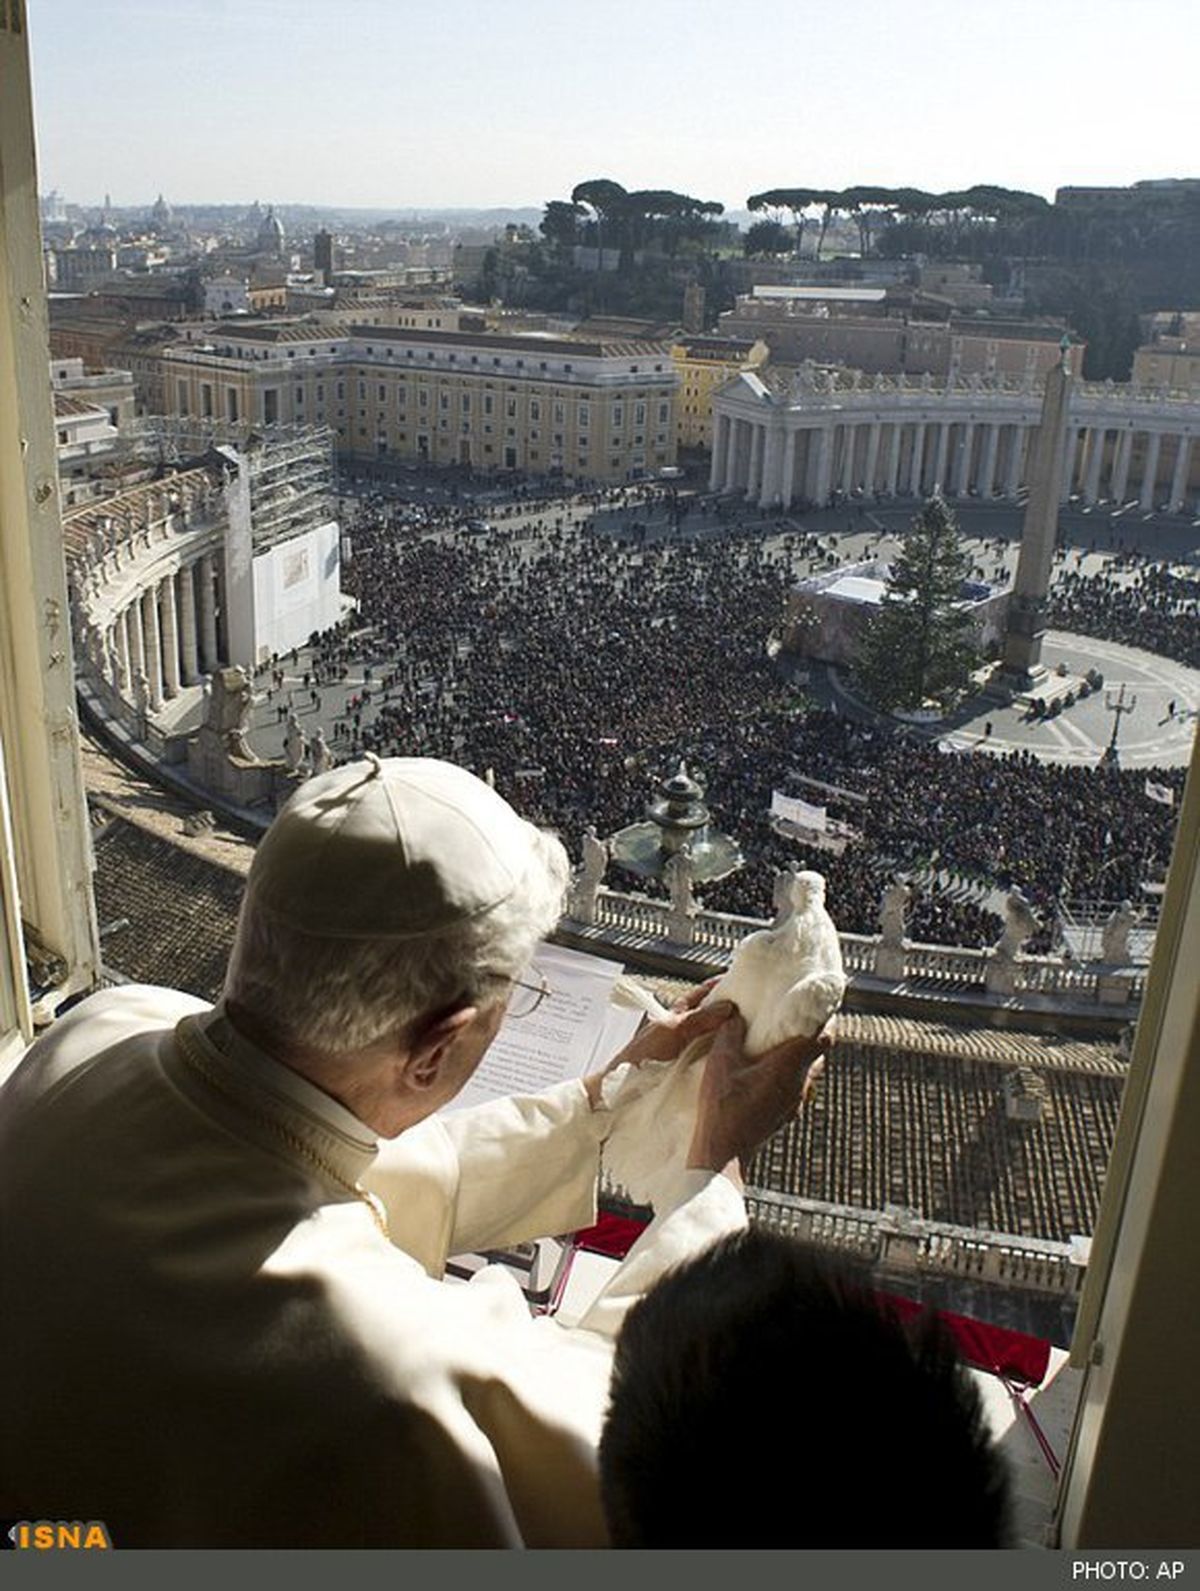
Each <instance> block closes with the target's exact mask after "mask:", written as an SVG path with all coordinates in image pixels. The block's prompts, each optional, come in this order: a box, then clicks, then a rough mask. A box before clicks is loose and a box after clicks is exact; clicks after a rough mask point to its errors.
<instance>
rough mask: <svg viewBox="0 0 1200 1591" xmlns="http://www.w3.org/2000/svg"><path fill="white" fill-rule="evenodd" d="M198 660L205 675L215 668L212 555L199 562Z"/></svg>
mask: <svg viewBox="0 0 1200 1591" xmlns="http://www.w3.org/2000/svg"><path fill="white" fill-rule="evenodd" d="M200 659H201V666H202V667H203V669H204V672H205V673H206V674H211V673H212V671H213V669H215V668H216V666H217V607H216V598H215V596H214V594H213V561H212V554H211V553H205V555H204V557H203V558H201V560H200Z"/></svg>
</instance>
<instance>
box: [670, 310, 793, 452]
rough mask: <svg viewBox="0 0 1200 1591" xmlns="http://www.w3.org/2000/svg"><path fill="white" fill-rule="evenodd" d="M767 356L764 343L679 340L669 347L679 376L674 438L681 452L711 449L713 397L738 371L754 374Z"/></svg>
mask: <svg viewBox="0 0 1200 1591" xmlns="http://www.w3.org/2000/svg"><path fill="white" fill-rule="evenodd" d="M769 355H770V350H769V349H768V347H767V345H766V343H765V342H762V341H761V340H759V341H753V342H752V341H750V340H749V339H748V338H744V337H681V338H680V339H679V340H678V341H677V342H674V343H672V345H671V359H672V361H673V362H674V365H675V369H676V370H677V371H678V372H679V392H678V394H677V395H676V400H675V435H676V437H677V439H678V442H679V446H680V447H681V448H705V449H708V448H711V447H712V428H713V411H712V400H713V393H714V392H716V390H717V389H718V387H723V386H724V385H725V383H726V382H727V381H728V380H730V378H731V377H733V376H736V375H737V373H738V371H739V370H754V369H756V368H757V367H758V366H759V365H762V364H765V363H766V361H767V359H768V357H769Z"/></svg>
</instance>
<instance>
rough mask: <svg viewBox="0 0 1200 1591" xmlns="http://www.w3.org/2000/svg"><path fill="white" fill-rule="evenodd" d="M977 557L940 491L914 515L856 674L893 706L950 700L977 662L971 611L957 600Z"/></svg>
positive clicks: (878, 699)
mask: <svg viewBox="0 0 1200 1591" xmlns="http://www.w3.org/2000/svg"><path fill="white" fill-rule="evenodd" d="M970 567H971V565H970V559H969V558H968V556H967V554H966V553H965V552H964V551H963V548H962V543H961V542H960V540H959V534H958V526H957V525H956V524H955V521H954V516H953V514H952V513H951V512H950V510H949V509H948V508H947V507H946V504H945V503H944V502H943V501H942V499H941V498H940V497H934V498H931V499H930V501H929V502H928V503H926V505H925V507H924V509H923V510H922V511H921V513H920V514H919V515H918V516H917V518H916V519H914V520H913V522H912V524H911V525H910V526H909V528H908V530H907V532H906V533H905V536H904V545H903V547H902V549H901V551H900V553H899V555H898V556H897V558H896V560H895V562H894V563H893V564H892V568H891V572H890V574H889V576H888V582H887V590H886V592H885V593H884V598H883V601H882V602H881V603H880V605H879V608H878V610H877V611H876V613H875V614H874V615H873V616H872V618H871V619H870V621H869V623H868V624H867V627H866V629H865V631H864V632H863V636H862V640H861V641H860V643H859V650H858V657H857V660H856V663H855V669H854V673H855V678H856V679H857V681H858V683H859V684H860V686H861V687H862V688H863V690H864V691H865V692H866V694H867V696H869V697H870V699H871V700H872V701H873V702H874V703H875V704H876V705H877V706H879V707H882V708H884V709H885V710H886V711H889V712H890V711H893V710H895V709H897V708H900V709H904V710H911V709H913V708H918V707H920V706H922V704H923V703H925V702H926V701H928V700H930V699H933V700H935V701H938V702H943V703H944V702H947V701H949V700H951V699H952V698H953V697H954V695H955V694H956V693H957V692H958V691H960V690H962V689H963V687H964V686H965V685H966V683H967V679H968V676H969V674H970V672H971V669H972V667H974V665H975V663H976V662H977V660H978V658H977V654H976V651H975V649H974V648H973V646H972V645H971V641H970V625H971V621H970V618H969V617H968V615H967V614H966V613H964V612H963V610H962V609H961V608H960V607H958V606H956V604H957V603H958V600H959V597H960V595H961V591H962V583H963V581H964V580H965V579H966V577H967V575H968V573H969V571H970Z"/></svg>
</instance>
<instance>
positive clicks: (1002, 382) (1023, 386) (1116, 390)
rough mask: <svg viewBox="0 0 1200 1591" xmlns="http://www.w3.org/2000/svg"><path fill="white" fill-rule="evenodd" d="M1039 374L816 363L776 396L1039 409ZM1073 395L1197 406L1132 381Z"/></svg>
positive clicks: (1110, 403)
mask: <svg viewBox="0 0 1200 1591" xmlns="http://www.w3.org/2000/svg"><path fill="white" fill-rule="evenodd" d="M1044 385H1045V382H1044V379H1043V377H1042V376H1041V375H1040V374H1038V373H1036V372H1034V371H1029V372H1027V373H1026V374H1024V375H1006V374H997V375H993V376H984V375H979V376H958V375H950V376H943V377H941V378H935V377H933V376H923V375H904V374H897V375H882V374H881V375H864V374H863V373H862V372H861V371H857V370H835V371H825V370H822V369H819V368H817V367H815V366H813V367H811V368H810V369H807V370H806V367H805V366H803V365H801V366H800V368H799V371H798V373H797V375H796V377H794V378H793V379H792V380H791V381H790V382H789V383H788V384H787V386H786V388H783V387H781V388H780V389H779V395H781V396H782V395H788V396H795V397H796V398H799V399H801V400H803V399H804V398H828V399H830V400H832V401H833V402H835V403H838V404H844V403H846V402H850V403H851V404H861V405H863V406H864V407H869V406H870V405H871V404H872V403H873V402H874V403H877V402H878V401H879V400H880V399H881V398H885V397H886V398H887V399H888V401H889V402H892V401H895V400H897V399H898V400H900V401H901V402H902V403H903V402H906V401H912V402H915V403H920V402H921V401H922V400H925V401H933V402H938V401H941V400H947V399H948V400H951V401H953V400H956V399H959V398H968V399H979V400H980V401H982V402H984V403H987V402H990V401H991V400H992V399H995V398H998V397H1007V398H1026V399H1028V400H1029V401H1030V402H1032V403H1033V404H1034V405H1035V408H1036V410H1037V411H1040V408H1041V398H1042V390H1043V387H1044ZM1073 398H1074V400H1075V401H1076V402H1080V403H1083V404H1084V405H1087V406H1093V405H1094V406H1103V407H1108V408H1124V407H1126V406H1127V405H1128V406H1130V407H1134V408H1145V407H1149V406H1152V405H1167V406H1168V407H1176V408H1179V409H1181V410H1190V411H1191V412H1192V413H1194V412H1195V410H1196V405H1197V400H1196V395H1195V393H1193V392H1191V391H1189V390H1188V389H1187V388H1172V387H1162V386H1134V385H1133V383H1132V382H1115V381H1080V380H1076V382H1075V384H1074V391H1073Z"/></svg>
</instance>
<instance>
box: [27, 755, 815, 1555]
mask: <svg viewBox="0 0 1200 1591" xmlns="http://www.w3.org/2000/svg"><path fill="white" fill-rule="evenodd" d="M567 875H568V864H567V858H566V855H565V853H564V851H563V849H562V846H561V845H560V844H559V842H558V841H557V840H556V839H554V838H553V837H552V836H549V835H547V834H544V833H542V832H540V831H538V830H537V829H536V828H534V827H533V826H531V825H530V824H528V823H526V822H524V821H523V820H522V819H521V818H520V817H518V816H517V814H516V813H515V812H513V810H512V809H511V808H510V807H509V806H508V805H507V804H506V803H505V802H504V801H503V800H502V799H501V797H500V796H499V795H497V794H496V792H495V791H494V790H492V789H491V788H489V787H488V786H487V785H485V784H484V783H483V782H482V781H480V780H478V779H475V778H474V777H473V776H472V775H470V774H468V773H466V772H464V771H463V770H462V769H459V768H456V767H453V766H452V765H450V764H447V763H442V762H437V761H433V760H425V759H389V760H386V761H382V762H380V761H379V760H378V759H374V758H371V759H368V760H367V761H366V762H360V763H356V764H351V765H349V766H346V767H342V768H338V769H336V770H334V771H332V772H328V773H325V774H322V775H321V776H320V777H317V778H314V779H311V780H309V781H308V783H307V784H305V785H303V786H301V788H300V789H299V790H298V791H297V793H296V794H295V795H294V796H293V798H292V800H291V801H290V802H289V803H288V805H287V806H286V807H285V808H284V809H283V811H282V812H281V813H280V815H279V816H278V817H277V819H276V820H275V822H274V824H273V825H272V827H271V829H270V830H269V831H268V833H267V835H266V836H265V837H264V839H263V841H262V842H261V844H260V846H259V848H258V851H257V853H256V855H255V859H254V863H253V866H252V868H251V872H250V877H249V880H248V883H247V891H246V897H245V901H244V904H243V908H242V914H241V917H240V920H239V928H238V935H237V940H236V943H235V947H234V950H233V953H232V956H231V960H230V966H229V969H228V974H227V978H226V985H225V994H224V997H223V999H222V1000H221V1001H219V1002H218V1004H217V1005H216V1006H215V1007H209V1006H207V1005H204V1004H203V1003H201V1002H200V1001H198V1000H195V999H193V998H191V997H190V996H187V995H184V994H180V993H177V992H174V991H171V990H167V989H159V988H150V987H146V986H138V985H127V986H123V987H118V988H113V989H109V990H106V991H104V992H102V993H99V994H97V995H94V996H93V997H92V998H90V999H89V1000H86V1001H84V1002H83V1003H82V1004H81V1005H79V1006H78V1007H77V1008H76V1009H74V1010H73V1011H71V1012H70V1013H69V1014H68V1015H66V1016H64V1017H63V1018H61V1019H60V1020H59V1021H58V1022H57V1023H55V1024H54V1026H53V1027H52V1028H51V1030H50V1031H49V1032H48V1033H47V1034H46V1035H45V1036H44V1037H42V1038H41V1039H40V1040H39V1041H38V1042H37V1043H36V1044H35V1045H34V1046H33V1048H32V1049H31V1050H30V1052H29V1054H28V1055H27V1056H26V1057H25V1059H24V1061H23V1062H22V1063H21V1065H20V1066H19V1067H18V1069H17V1070H16V1072H15V1073H14V1074H13V1076H12V1077H11V1078H10V1080H9V1082H8V1083H7V1084H6V1086H5V1087H4V1089H3V1091H0V1245H2V1246H0V1288H2V1289H3V1294H2V1297H0V1356H2V1359H3V1363H4V1366H5V1383H6V1394H5V1400H4V1402H5V1408H4V1417H3V1420H0V1515H5V1516H7V1517H9V1518H18V1519H19V1518H29V1519H45V1518H52V1519H56V1518H57V1519H89V1520H102V1521H103V1522H104V1523H105V1524H106V1525H107V1527H108V1530H109V1533H110V1535H111V1538H112V1541H113V1543H114V1545H116V1546H118V1547H120V1546H142V1547H164V1546H190V1547H239V1546H276V1547H299V1546H355V1545H361V1546H408V1547H434V1546H466V1545H478V1546H520V1545H526V1546H538V1547H561V1546H587V1545H594V1544H602V1543H603V1542H604V1541H605V1539H606V1538H605V1529H604V1524H603V1519H602V1515H601V1510H600V1504H599V1494H598V1487H597V1482H596V1460H595V1448H596V1443H597V1440H598V1437H599V1432H600V1428H601V1424H602V1420H603V1415H604V1408H605V1401H606V1393H607V1385H608V1376H609V1370H610V1364H611V1343H612V1339H613V1337H614V1336H615V1334H616V1332H617V1330H618V1329H619V1326H620V1323H621V1320H622V1318H623V1315H624V1313H625V1311H626V1309H627V1308H628V1306H629V1305H630V1304H631V1303H632V1302H633V1300H634V1299H635V1298H637V1297H638V1296H640V1295H641V1293H643V1292H644V1291H645V1290H646V1289H647V1288H648V1287H649V1286H650V1285H652V1284H653V1282H654V1281H655V1280H656V1279H657V1278H658V1277H659V1275H661V1274H662V1272H663V1271H664V1269H665V1268H667V1267H668V1266H669V1265H670V1264H671V1263H672V1262H674V1261H676V1260H678V1259H680V1258H683V1257H686V1256H688V1255H690V1254H692V1253H694V1252H696V1251H697V1250H698V1249H699V1248H702V1247H704V1246H705V1245H706V1244H707V1243H709V1242H710V1241H712V1240H713V1239H714V1238H716V1237H717V1236H719V1235H721V1234H722V1233H724V1232H727V1231H730V1230H732V1229H735V1228H737V1227H739V1226H741V1225H743V1224H744V1222H745V1212H744V1206H743V1201H742V1198H741V1193H740V1183H739V1181H738V1174H737V1161H738V1157H739V1156H744V1155H745V1154H746V1153H748V1152H749V1151H751V1150H752V1149H753V1148H754V1147H755V1146H756V1145H757V1144H758V1143H759V1142H761V1141H762V1139H763V1138H765V1137H766V1136H767V1135H768V1134H769V1133H770V1132H771V1131H772V1130H774V1128H775V1127H777V1126H778V1125H779V1124H780V1123H781V1122H782V1121H783V1120H784V1119H785V1118H786V1117H787V1115H788V1114H789V1113H790V1112H791V1111H792V1110H794V1109H795V1106H796V1103H797V1100H798V1098H799V1096H800V1090H801V1087H802V1084H803V1079H804V1075H805V1072H806V1070H807V1067H808V1064H809V1062H810V1061H812V1059H813V1057H814V1056H815V1055H816V1054H817V1053H818V1051H819V1049H820V1048H821V1043H820V1041H819V1040H818V1041H799V1042H796V1043H791V1044H786V1045H781V1046H779V1047H778V1048H777V1049H776V1050H774V1051H772V1052H770V1053H769V1054H768V1055H766V1056H762V1057H759V1058H758V1059H756V1060H754V1061H749V1060H747V1059H746V1057H745V1056H744V1054H743V1050H742V1039H743V1036H744V1027H743V1026H742V1025H741V1023H740V1019H739V1018H738V1016H737V1014H736V1013H734V1012H732V1010H731V1008H729V1007H725V1008H721V1007H708V1008H705V1009H703V1010H701V1009H698V1008H694V1007H695V1002H691V1003H690V1005H689V1007H688V1008H685V1009H680V1010H678V1011H677V1012H675V1013H674V1014H673V1015H672V1016H671V1017H670V1019H669V1020H668V1021H666V1022H663V1023H657V1024H650V1025H648V1026H647V1027H645V1028H644V1029H643V1031H642V1032H641V1033H640V1034H639V1035H638V1036H637V1037H636V1038H635V1039H634V1041H633V1042H632V1044H631V1045H630V1046H629V1047H628V1048H627V1049H626V1051H624V1052H623V1053H622V1056H621V1057H619V1059H622V1060H626V1061H628V1060H634V1061H638V1060H645V1059H653V1060H662V1059H669V1058H670V1057H672V1056H673V1055H675V1054H677V1053H679V1052H680V1050H681V1049H682V1048H683V1047H684V1045H686V1044H687V1043H689V1042H690V1040H691V1039H693V1038H695V1037H697V1036H698V1035H700V1034H703V1033H708V1034H711V1035H713V1045H714V1047H713V1051H712V1055H711V1057H710V1061H709V1065H708V1067H707V1068H706V1073H705V1082H704V1088H703V1092H702V1096H701V1099H700V1103H699V1106H698V1111H697V1117H696V1126H695V1133H694V1136H693V1139H692V1143H691V1147H690V1150H689V1153H688V1156H687V1160H686V1165H684V1166H682V1167H681V1168H680V1170H679V1173H678V1174H677V1175H676V1176H675V1177H674V1179H673V1180H671V1182H670V1185H669V1186H668V1187H666V1188H664V1189H662V1190H660V1192H659V1198H658V1205H657V1208H656V1212H655V1219H654V1221H653V1222H652V1223H651V1225H650V1226H649V1227H648V1228H647V1229H646V1231H645V1233H644V1234H643V1236H642V1237H641V1238H640V1239H639V1241H638V1243H637V1244H636V1245H635V1247H634V1248H633V1250H632V1251H631V1252H630V1254H629V1256H628V1257H627V1259H626V1260H625V1261H624V1263H623V1264H622V1265H621V1266H620V1268H619V1269H618V1270H617V1271H616V1273H615V1275H614V1276H613V1278H612V1280H611V1281H610V1283H609V1285H608V1286H607V1287H606V1289H605V1290H604V1291H603V1293H602V1294H601V1295H600V1297H599V1298H598V1299H597V1300H596V1302H595V1304H594V1305H593V1306H592V1308H591V1310H590V1312H589V1313H588V1315H587V1316H586V1317H585V1318H584V1320H583V1321H582V1323H581V1325H580V1326H579V1327H577V1328H576V1329H573V1330H568V1329H566V1328H564V1327H561V1326H559V1325H558V1324H557V1323H556V1322H555V1321H554V1320H552V1319H538V1320H535V1319H532V1318H531V1317H530V1314H529V1310H528V1308H527V1307H526V1304H525V1300H524V1299H523V1297H522V1296H521V1295H520V1293H519V1291H518V1289H517V1288H516V1286H515V1284H513V1282H512V1280H511V1278H510V1277H507V1276H506V1275H504V1274H503V1273H498V1272H497V1271H496V1270H495V1268H490V1269H489V1270H485V1271H484V1272H482V1273H480V1274H479V1276H477V1277H476V1279H475V1280H474V1281H472V1282H471V1283H470V1284H461V1283H452V1282H447V1281H444V1280H442V1279H441V1278H442V1269H443V1265H444V1262H445V1260H446V1257H447V1255H449V1254H452V1253H456V1252H465V1251H469V1250H475V1249H481V1248H486V1247H491V1246H496V1245H501V1244H506V1243H510V1242H514V1241H519V1240H523V1239H527V1238H532V1237H536V1236H542V1235H548V1234H555V1233H562V1232H567V1231H571V1230H573V1229H575V1228H578V1227H580V1226H584V1225H586V1224H588V1223H589V1222H591V1221H592V1220H593V1218H594V1211H595V1198H596V1181H597V1174H598V1164H599V1155H600V1147H601V1144H602V1142H603V1140H604V1138H605V1136H606V1135H607V1133H608V1132H609V1131H610V1130H611V1127H612V1125H613V1111H612V1110H611V1109H609V1108H607V1107H606V1106H605V1105H604V1103H603V1100H602V1098H601V1089H600V1078H599V1076H595V1077H590V1078H587V1079H585V1080H583V1081H582V1082H572V1083H566V1084H563V1085H561V1086H559V1087H557V1088H553V1089H551V1090H549V1091H548V1092H546V1093H544V1094H541V1095H537V1096H533V1097H528V1098H514V1099H504V1100H500V1101H497V1102H495V1103H492V1104H488V1105H484V1106H479V1107H476V1108H474V1109H471V1110H467V1111H463V1112H461V1113H458V1114H455V1115H453V1116H451V1117H448V1118H443V1117H439V1116H438V1115H437V1114H436V1113H437V1111H438V1110H439V1108H440V1107H441V1106H442V1105H443V1104H444V1103H445V1102H446V1101H448V1100H450V1099H451V1098H452V1097H453V1096H454V1095H455V1094H456V1093H457V1092H458V1091H459V1089H461V1088H462V1086H463V1084H464V1083H465V1082H466V1081H467V1079H468V1078H469V1077H470V1076H471V1074H472V1073H473V1071H474V1070H475V1068H476V1066H477V1065H478V1063H479V1061H480V1059H481V1057H482V1055H483V1053H484V1051H485V1050H486V1048H487V1046H488V1044H489V1043H490V1041H491V1039H492V1038H493V1036H494V1035H495V1033H496V1030H497V1027H498V1025H499V1023H500V1021H501V1019H502V1016H503V1014H504V1011H505V1007H506V1003H507V1002H508V1000H509V999H510V997H511V996H512V995H513V992H514V988H515V986H516V984H517V983H518V981H519V980H520V978H521V973H522V969H523V968H524V967H525V965H526V963H527V962H528V960H529V957H530V955H531V954H532V951H533V949H534V946H535V944H536V943H537V941H538V940H539V939H540V938H541V937H542V936H543V935H544V934H546V933H547V932H548V931H549V930H550V929H551V928H552V926H553V925H554V923H555V921H556V918H557V915H558V912H559V910H560V906H561V901H562V896H563V892H564V888H565V885H566V882H567ZM172 926H173V925H172V924H170V923H164V925H163V931H164V933H167V934H169V933H170V932H171V931H172ZM614 1064H615V1063H614Z"/></svg>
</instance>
